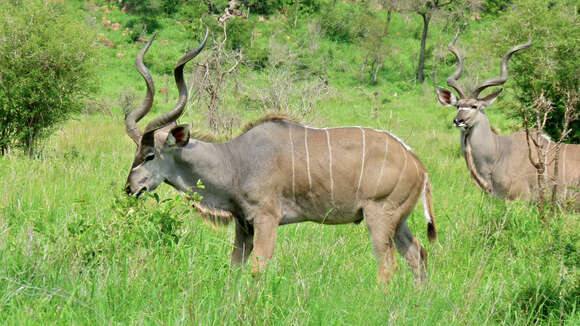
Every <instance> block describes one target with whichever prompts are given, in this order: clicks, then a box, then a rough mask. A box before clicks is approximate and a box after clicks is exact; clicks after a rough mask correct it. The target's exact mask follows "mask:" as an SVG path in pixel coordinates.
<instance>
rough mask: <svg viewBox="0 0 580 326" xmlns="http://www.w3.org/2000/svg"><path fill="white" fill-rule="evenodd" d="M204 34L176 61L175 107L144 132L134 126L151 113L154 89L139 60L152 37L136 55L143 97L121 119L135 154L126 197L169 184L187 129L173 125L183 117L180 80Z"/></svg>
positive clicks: (184, 93)
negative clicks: (143, 87) (165, 183)
mask: <svg viewBox="0 0 580 326" xmlns="http://www.w3.org/2000/svg"><path fill="white" fill-rule="evenodd" d="M208 34H209V31H206V33H205V37H204V38H203V41H202V42H201V43H200V45H199V46H198V47H197V48H196V49H194V50H192V51H190V52H188V53H187V54H185V55H184V56H183V57H182V58H181V59H179V61H178V62H177V65H176V67H175V69H174V71H173V75H174V77H175V83H176V84H177V88H178V90H179V99H178V101H177V104H176V105H175V107H174V108H173V109H172V110H171V111H169V112H166V113H165V114H162V115H161V116H159V117H157V118H155V119H154V120H152V121H151V122H149V124H147V126H146V127H145V130H144V131H141V129H139V127H138V126H137V122H138V121H139V120H141V119H142V118H143V117H144V116H145V115H147V113H148V112H149V111H150V110H151V106H152V105H153V97H154V96H155V86H154V84H153V79H152V77H151V74H150V73H149V71H148V70H147V68H146V67H145V65H144V64H143V57H144V56H145V54H146V53H147V50H149V47H150V46H151V43H153V40H154V39H155V35H153V37H152V38H151V39H150V40H149V42H147V44H146V45H145V47H143V49H142V50H141V51H140V52H139V54H137V59H136V60H135V67H136V68H137V70H138V71H139V73H140V74H141V76H143V79H144V80H145V83H146V84H147V94H146V95H145V99H144V100H143V103H141V105H140V106H139V107H138V108H136V109H135V110H133V111H131V112H130V113H128V114H127V116H126V117H125V127H126V132H127V135H129V137H131V139H133V141H134V142H135V144H136V145H137V153H136V154H135V160H134V161H133V165H132V166H131V171H130V172H129V176H128V177H127V184H126V188H125V191H126V193H127V194H128V195H136V196H137V197H139V196H140V195H141V194H143V193H144V192H146V191H152V190H154V189H155V188H157V187H158V186H159V185H160V184H161V183H162V182H170V179H171V178H170V177H171V171H172V166H173V164H174V163H175V161H174V157H175V155H176V153H177V152H178V151H179V150H180V149H181V148H182V147H184V146H185V145H187V144H188V142H189V127H188V126H187V125H177V123H176V122H175V121H176V120H177V118H179V116H180V115H181V114H182V113H183V109H184V108H185V104H186V102H187V86H186V85H185V81H184V77H183V68H184V66H185V64H186V63H187V62H188V61H190V60H191V59H193V58H194V57H196V56H197V55H198V54H199V53H200V52H201V50H202V49H203V47H204V45H205V42H206V40H207V36H208Z"/></svg>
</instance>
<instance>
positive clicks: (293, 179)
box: [288, 126, 296, 201]
mask: <svg viewBox="0 0 580 326" xmlns="http://www.w3.org/2000/svg"><path fill="white" fill-rule="evenodd" d="M288 132H289V133H290V152H291V153H292V198H293V199H294V201H296V177H295V173H294V139H292V126H290V127H289V128H288Z"/></svg>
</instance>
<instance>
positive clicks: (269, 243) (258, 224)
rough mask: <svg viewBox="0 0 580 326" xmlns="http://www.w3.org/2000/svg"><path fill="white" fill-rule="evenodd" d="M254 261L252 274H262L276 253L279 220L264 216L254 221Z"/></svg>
mask: <svg viewBox="0 0 580 326" xmlns="http://www.w3.org/2000/svg"><path fill="white" fill-rule="evenodd" d="M253 222H254V225H253V226H254V230H255V236H254V260H253V264H252V273H255V274H256V273H262V272H264V271H265V269H266V265H267V264H268V262H269V261H270V259H271V258H272V254H273V253H274V245H275V244H276V234H277V233H278V225H279V223H280V221H279V219H277V218H275V217H273V216H268V215H262V216H260V217H256V218H255V219H254V221H253Z"/></svg>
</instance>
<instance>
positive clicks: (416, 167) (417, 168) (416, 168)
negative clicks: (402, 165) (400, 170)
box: [413, 160, 419, 175]
mask: <svg viewBox="0 0 580 326" xmlns="http://www.w3.org/2000/svg"><path fill="white" fill-rule="evenodd" d="M413 163H415V171H417V175H419V167H418V166H417V160H413Z"/></svg>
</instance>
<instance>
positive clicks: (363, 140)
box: [355, 127, 366, 199]
mask: <svg viewBox="0 0 580 326" xmlns="http://www.w3.org/2000/svg"><path fill="white" fill-rule="evenodd" d="M359 128H360V131H361V133H362V145H363V147H362V160H361V163H360V177H359V178H358V186H357V187H356V196H355V197H356V198H357V199H358V191H359V190H360V184H361V183H362V178H363V173H364V168H365V152H366V139H365V130H364V129H363V128H362V127H359Z"/></svg>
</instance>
